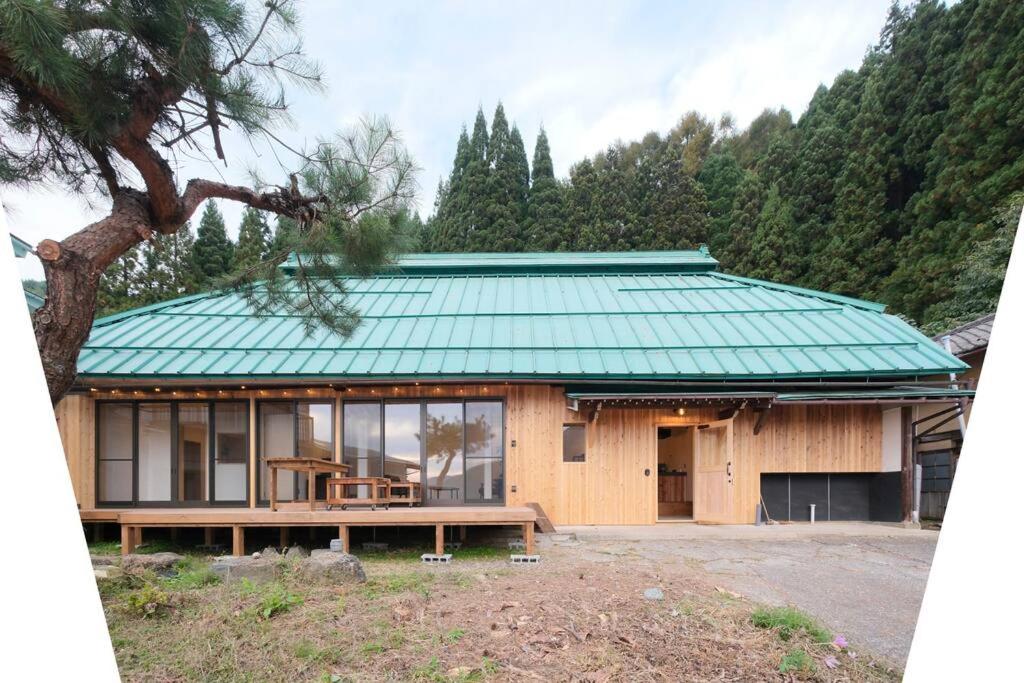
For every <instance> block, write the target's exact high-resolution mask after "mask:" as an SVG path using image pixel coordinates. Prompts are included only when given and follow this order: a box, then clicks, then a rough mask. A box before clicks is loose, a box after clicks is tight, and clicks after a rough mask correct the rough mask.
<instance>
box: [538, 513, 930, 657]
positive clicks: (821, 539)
mask: <svg viewBox="0 0 1024 683" xmlns="http://www.w3.org/2000/svg"><path fill="white" fill-rule="evenodd" d="M559 532H571V533H574V534H575V535H576V539H577V542H575V543H574V542H565V541H561V540H559V539H561V538H562V537H560V536H554V537H549V538H548V539H546V540H543V541H542V544H543V546H547V548H546V549H545V550H542V551H541V552H542V553H543V552H551V553H554V554H556V555H562V554H563V553H566V554H568V553H571V554H581V555H582V556H583V557H586V558H587V559H589V560H597V561H630V560H632V561H636V562H637V563H638V564H639V565H642V566H643V567H644V568H645V569H651V568H654V569H657V568H659V567H660V568H663V569H668V568H672V569H682V568H683V567H688V568H690V569H692V570H694V571H698V572H701V573H704V574H705V575H706V576H707V578H708V579H709V580H710V581H712V582H713V583H714V584H715V585H718V586H721V587H722V588H725V589H728V590H731V591H734V592H736V593H740V594H742V595H744V596H746V597H749V598H751V599H754V600H758V601H761V602H765V603H768V604H774V605H793V606H795V607H797V608H799V609H801V610H802V611H804V612H806V613H808V614H810V615H813V616H814V617H815V618H816V619H818V621H820V622H821V623H822V624H824V625H826V626H828V627H829V628H830V629H831V630H832V631H833V632H834V633H841V634H843V635H844V636H846V637H847V639H849V640H850V641H851V643H854V644H859V645H861V646H863V647H866V648H869V649H870V650H872V651H873V652H874V653H875V654H878V655H882V656H884V657H887V658H889V659H890V660H892V661H893V662H894V663H896V664H898V665H900V666H903V665H905V663H906V660H907V654H908V653H909V651H910V643H911V640H912V638H913V634H914V626H915V624H916V622H917V614H918V609H919V608H920V605H921V599H922V597H923V595H924V589H925V584H926V582H927V579H928V570H929V568H930V566H931V560H932V554H933V553H934V551H935V542H936V540H937V539H938V534H937V533H936V532H934V531H920V530H912V529H903V528H899V527H894V526H887V525H880V524H857V523H839V522H832V523H819V524H816V525H813V526H811V525H784V526H771V527H753V526H746V527H730V526H704V525H695V524H664V525H658V526H654V527H564V528H559ZM538 538H541V539H544V535H541V536H539V537H538ZM668 563H671V564H668Z"/></svg>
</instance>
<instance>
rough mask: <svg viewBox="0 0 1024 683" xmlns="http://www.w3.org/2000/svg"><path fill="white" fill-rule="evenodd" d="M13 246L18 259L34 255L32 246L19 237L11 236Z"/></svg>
mask: <svg viewBox="0 0 1024 683" xmlns="http://www.w3.org/2000/svg"><path fill="white" fill-rule="evenodd" d="M11 246H12V247H13V248H14V256H15V257H16V258H25V257H26V256H28V255H29V254H31V253H32V245H31V244H29V243H28V242H26V241H25V240H23V239H21V238H20V237H18V236H17V235H11Z"/></svg>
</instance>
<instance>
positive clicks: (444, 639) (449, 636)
mask: <svg viewBox="0 0 1024 683" xmlns="http://www.w3.org/2000/svg"><path fill="white" fill-rule="evenodd" d="M464 635H466V632H465V631H463V630H462V629H461V628H453V629H452V630H450V631H448V632H447V633H445V634H444V635H442V636H441V643H442V644H444V645H454V644H455V643H457V642H459V641H460V640H462V636H464Z"/></svg>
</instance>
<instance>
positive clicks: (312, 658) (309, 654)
mask: <svg viewBox="0 0 1024 683" xmlns="http://www.w3.org/2000/svg"><path fill="white" fill-rule="evenodd" d="M295 656H296V657H298V658H299V659H303V660H305V661H307V662H317V663H324V664H334V663H335V662H337V661H338V660H340V659H341V652H340V651H339V650H338V648H336V647H331V646H327V647H317V645H316V644H315V643H312V642H310V641H308V640H300V641H299V642H298V643H296V644H295Z"/></svg>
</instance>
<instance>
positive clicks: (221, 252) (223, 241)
mask: <svg viewBox="0 0 1024 683" xmlns="http://www.w3.org/2000/svg"><path fill="white" fill-rule="evenodd" d="M197 234H198V236H197V238H196V242H195V247H194V252H195V261H196V268H197V270H198V272H199V276H200V278H201V280H202V283H203V285H207V284H209V283H211V282H213V281H215V280H217V279H218V278H221V277H224V276H225V275H227V274H228V273H230V272H231V268H232V263H233V261H234V244H232V242H231V240H230V239H228V233H227V230H226V229H225V228H224V217H223V216H222V215H221V213H220V210H219V209H218V208H217V203H216V202H214V201H208V202H206V208H205V209H204V210H203V217H202V218H201V219H200V220H199V230H198V233H197Z"/></svg>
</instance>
